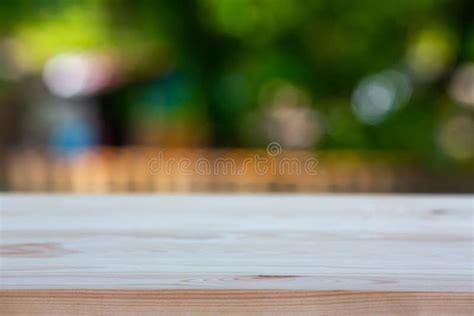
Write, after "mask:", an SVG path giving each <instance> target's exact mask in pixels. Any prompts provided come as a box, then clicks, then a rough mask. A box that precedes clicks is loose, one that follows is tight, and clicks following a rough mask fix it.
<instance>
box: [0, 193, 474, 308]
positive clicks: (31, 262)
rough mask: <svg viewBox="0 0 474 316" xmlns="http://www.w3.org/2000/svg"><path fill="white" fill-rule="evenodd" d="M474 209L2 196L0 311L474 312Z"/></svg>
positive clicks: (324, 200) (406, 200) (443, 202)
mask: <svg viewBox="0 0 474 316" xmlns="http://www.w3.org/2000/svg"><path fill="white" fill-rule="evenodd" d="M473 201H474V199H473V196H472V195H437V196H434V195H108V196H104V195H102V196H101V195H51V196H48V195H20V194H18V195H17V194H13V195H8V194H4V195H0V221H1V223H0V225H1V235H0V242H1V243H0V260H1V261H0V314H1V315H3V312H5V315H10V314H22V315H41V314H44V315H62V314H68V315H71V314H77V315H83V314H84V313H86V314H87V315H91V314H92V315H94V314H97V315H109V314H110V315H121V314H123V315H129V314H137V313H138V314H140V315H156V314H159V313H165V314H173V313H174V314H177V315H183V314H186V313H187V314H189V315H194V314H200V315H201V314H202V315H214V314H219V315H222V314H232V315H234V314H235V315H238V314H242V313H246V314H251V315H252V314H255V315H260V314H265V313H268V314H273V315H275V314H277V315H279V314H288V313H293V314H305V315H314V314H315V313H317V312H319V313H322V314H333V313H334V314H338V312H339V313H340V312H342V311H346V312H348V311H350V312H351V314H361V315H362V314H364V315H366V314H371V313H373V314H380V313H390V314H400V315H407V314H426V315H430V314H432V313H433V312H438V313H441V314H443V313H447V314H466V315H469V314H470V313H472V312H473V311H474V310H473V284H474V283H473V282H474V280H473V278H474V270H473V262H474V260H473V259H474V252H473V245H474V242H473V231H474V204H473ZM81 313H82V314H81Z"/></svg>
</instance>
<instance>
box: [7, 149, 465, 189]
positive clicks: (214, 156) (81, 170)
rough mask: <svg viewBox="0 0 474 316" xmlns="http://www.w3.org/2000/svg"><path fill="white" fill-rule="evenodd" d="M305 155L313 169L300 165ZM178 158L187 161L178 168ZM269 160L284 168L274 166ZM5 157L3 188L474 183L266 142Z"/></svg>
mask: <svg viewBox="0 0 474 316" xmlns="http://www.w3.org/2000/svg"><path fill="white" fill-rule="evenodd" d="M160 159H161V160H160ZM258 159H260V160H265V159H267V160H266V161H267V167H268V170H267V171H266V172H262V170H257V168H256V164H257V162H256V160H258ZM308 160H312V161H313V163H312V168H313V170H311V172H306V170H304V163H305V162H306V161H308ZM182 161H186V163H185V164H189V165H188V166H187V167H186V168H183V166H182V165H181V166H180V165H179V163H180V162H182ZM283 161H286V162H288V161H291V162H292V164H293V165H292V166H293V167H295V168H296V167H297V164H298V163H299V164H300V167H302V170H300V172H297V170H296V169H294V170H290V167H291V166H290V164H287V163H284V162H283ZM204 162H206V163H204ZM197 163H199V166H198V164H197ZM232 163H233V164H234V165H233V166H231V164H232ZM164 164H166V166H165V165H164ZM206 164H208V165H209V166H210V167H211V170H207V168H204V167H205V166H206ZM272 164H273V165H275V164H277V165H278V166H279V168H280V167H281V168H280V169H275V170H273V171H272V170H271V168H272V166H273V165H272ZM3 165H4V166H3V168H4V170H3V173H2V174H3V178H4V179H3V181H2V183H3V185H2V186H3V187H2V188H1V189H2V191H18V192H84V193H86V192H458V193H461V192H472V191H473V186H472V183H474V175H473V173H462V174H447V173H434V172H433V171H428V170H427V169H425V168H424V167H423V166H421V165H420V164H417V163H416V162H414V161H411V160H409V159H402V158H400V157H394V156H390V155H385V154H384V155H374V154H355V153H350V152H305V151H291V150H284V151H283V152H281V153H280V154H278V155H277V156H271V155H269V154H268V153H267V152H266V151H265V150H244V149H160V148H140V147H136V148H131V147H128V148H97V149H95V150H93V151H88V152H84V153H82V154H80V155H78V156H75V157H74V158H68V157H64V156H58V155H54V154H52V153H50V152H47V151H42V150H33V149H21V150H18V149H17V150H14V151H9V152H8V153H7V155H6V158H5V159H4V164H3ZM263 165H264V164H263ZM244 167H245V168H244ZM226 168H227V169H226ZM232 168H234V169H232ZM242 171H243V172H242ZM275 171H276V172H275Z"/></svg>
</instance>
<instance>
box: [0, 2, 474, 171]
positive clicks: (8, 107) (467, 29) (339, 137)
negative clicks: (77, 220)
mask: <svg viewBox="0 0 474 316" xmlns="http://www.w3.org/2000/svg"><path fill="white" fill-rule="evenodd" d="M0 106H1V110H0V115H1V118H0V125H1V127H0V137H1V143H2V148H3V149H4V150H8V148H13V147H18V146H42V147H47V148H49V149H50V150H52V151H54V152H56V153H58V154H60V155H74V154H75V153H77V151H78V150H80V149H81V150H82V149H84V148H88V147H92V146H127V145H150V146H164V147H176V146H178V147H244V148H247V147H257V148H258V147H264V146H265V145H266V144H268V143H269V142H271V141H277V142H279V143H280V144H282V146H283V147H284V148H298V149H301V148H302V149H307V150H349V151H363V152H367V151H369V152H372V151H375V152H386V153H393V154H394V155H397V154H403V155H409V156H413V157H417V159H421V161H423V163H424V164H426V165H428V166H430V168H435V169H436V168H441V169H447V170H454V169H459V168H460V169H465V168H468V169H470V170H472V162H473V156H474V142H473V138H474V2H473V1H469V0H400V1H376V0H359V1H341V0H331V1H316V0H314V1H292V0H259V1H258V0H253V1H252V0H201V1H199V0H196V1H191V0H181V1H140V0H135V1H112V0H89V1H87V0H84V1H67V0H63V1H54V0H49V1H41V0H37V1H25V0H17V1H10V0H6V1H5V0H4V1H1V2H0Z"/></svg>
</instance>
